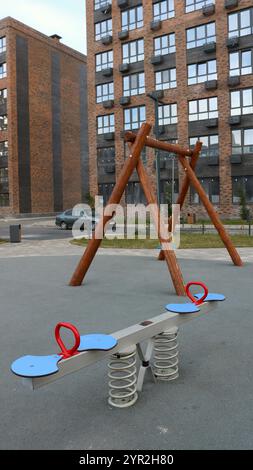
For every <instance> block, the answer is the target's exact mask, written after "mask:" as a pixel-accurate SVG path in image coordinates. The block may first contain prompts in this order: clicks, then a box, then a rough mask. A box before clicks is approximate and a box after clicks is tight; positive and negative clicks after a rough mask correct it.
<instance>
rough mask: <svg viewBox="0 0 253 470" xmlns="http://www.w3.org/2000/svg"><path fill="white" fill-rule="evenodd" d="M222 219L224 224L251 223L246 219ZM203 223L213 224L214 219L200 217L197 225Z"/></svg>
mask: <svg viewBox="0 0 253 470" xmlns="http://www.w3.org/2000/svg"><path fill="white" fill-rule="evenodd" d="M221 221H222V223H223V224H224V225H249V222H247V221H246V220H242V219H231V220H230V219H222V220H221ZM202 223H204V224H206V225H210V224H211V225H212V221H211V220H209V219H208V220H207V219H205V220H203V219H198V221H197V222H196V224H197V225H198V224H202Z"/></svg>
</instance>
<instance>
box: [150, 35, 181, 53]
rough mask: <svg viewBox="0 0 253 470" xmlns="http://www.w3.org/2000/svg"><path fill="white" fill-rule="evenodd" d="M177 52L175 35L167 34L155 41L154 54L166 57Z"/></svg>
mask: <svg viewBox="0 0 253 470" xmlns="http://www.w3.org/2000/svg"><path fill="white" fill-rule="evenodd" d="M174 52H176V39H175V33H171V34H165V35H164V36H159V37H158V38H155V39H154V54H155V55H166V54H172V53H174Z"/></svg>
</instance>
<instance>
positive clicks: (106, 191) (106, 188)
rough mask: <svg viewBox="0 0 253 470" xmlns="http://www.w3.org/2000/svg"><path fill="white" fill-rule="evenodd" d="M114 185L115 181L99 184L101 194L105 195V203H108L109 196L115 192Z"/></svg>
mask: <svg viewBox="0 0 253 470" xmlns="http://www.w3.org/2000/svg"><path fill="white" fill-rule="evenodd" d="M114 186H115V185H114V183H109V184H99V185H98V191H99V195H100V196H102V197H103V200H104V205H105V204H107V203H108V201H109V198H110V196H111V194H112V192H113V189H114Z"/></svg>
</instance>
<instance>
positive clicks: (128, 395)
mask: <svg viewBox="0 0 253 470" xmlns="http://www.w3.org/2000/svg"><path fill="white" fill-rule="evenodd" d="M108 367H109V372H108V377H109V379H110V380H109V399H108V402H109V404H110V405H111V406H114V407H116V408H127V407H129V406H132V405H134V403H135V402H136V401H137V399H138V394H137V390H136V384H137V369H136V346H134V347H132V348H130V349H127V350H124V351H121V352H119V353H117V354H115V355H113V356H111V357H110V362H109V364H108Z"/></svg>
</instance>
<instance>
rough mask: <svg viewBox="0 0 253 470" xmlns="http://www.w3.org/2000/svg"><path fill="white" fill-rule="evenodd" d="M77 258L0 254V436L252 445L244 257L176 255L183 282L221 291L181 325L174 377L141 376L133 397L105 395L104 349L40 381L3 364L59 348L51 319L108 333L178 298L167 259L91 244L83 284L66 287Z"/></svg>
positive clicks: (46, 443) (134, 445)
mask: <svg viewBox="0 0 253 470" xmlns="http://www.w3.org/2000/svg"><path fill="white" fill-rule="evenodd" d="M193 256H194V255H193ZM78 259H79V257H76V256H65V257H64V256H62V257H60V256H58V257H54V256H52V257H34V258H33V257H31V258H18V259H15V258H13V259H1V270H0V293H1V315H0V330H1V332H2V334H1V342H0V368H1V387H0V403H1V420H0V448H1V449H90V450H92V449H139V450H144V449H167V450H173V449H252V447H253V434H252V427H253V407H252V390H253V374H252V372H251V371H252V359H253V357H252V329H253V315H252V303H253V291H252V272H253V264H252V263H251V264H250V263H246V265H245V266H244V267H243V268H236V267H234V266H233V265H232V264H231V263H230V262H229V261H214V260H209V261H207V260H204V259H203V260H201V261H197V260H194V259H188V260H181V266H182V269H183V273H184V276H185V281H186V282H188V281H190V280H201V281H203V282H205V283H206V284H207V285H208V286H209V288H210V290H211V291H214V292H215V291H216V292H217V291H218V292H222V293H224V294H225V295H226V296H227V300H226V301H225V302H222V303H221V304H220V305H219V307H218V308H217V310H215V311H213V312H212V313H210V314H209V315H207V316H205V317H203V318H200V319H198V320H194V321H192V322H190V323H189V324H186V325H185V326H183V327H182V328H181V329H180V334H179V344H180V376H179V379H178V380H176V381H175V382H173V383H169V384H157V385H155V384H153V383H152V382H150V381H147V382H146V383H145V387H144V390H143V393H142V394H141V395H140V397H139V400H138V402H137V403H136V405H135V406H134V407H132V408H129V409H125V410H116V409H111V408H110V407H109V405H108V403H107V394H108V388H107V381H108V377H107V361H106V360H105V361H102V362H99V363H98V364H95V365H94V366H91V367H89V368H87V369H84V370H82V371H79V372H77V373H75V374H73V375H69V376H67V377H65V378H63V379H62V380H60V381H58V382H55V383H54V384H51V385H50V386H47V387H45V388H42V389H40V390H38V391H37V392H32V391H31V390H29V389H27V388H25V387H24V386H23V385H22V380H21V379H20V378H18V377H16V376H14V375H12V374H11V372H10V370H9V367H10V364H11V362H12V361H13V360H15V359H16V358H17V357H20V356H22V355H27V354H33V355H34V354H35V355H45V354H46V355H47V354H55V353H56V352H57V351H58V348H57V345H56V344H55V341H54V335H53V330H54V327H55V325H56V324H57V323H58V322H60V321H70V322H72V323H74V324H75V325H76V326H77V327H78V328H79V330H80V332H81V333H82V334H85V333H91V332H101V333H102V332H104V333H106V332H108V333H109V332H114V331H117V330H119V329H121V328H125V327H127V326H129V325H133V324H135V323H137V322H140V321H142V320H146V319H148V318H152V317H153V316H155V315H159V314H160V313H163V312H164V305H165V304H167V303H168V302H175V301H178V298H177V297H176V296H175V295H174V293H173V289H172V285H171V281H170V280H169V276H168V271H167V268H166V264H165V263H158V262H157V261H156V260H155V259H153V258H152V257H133V256H124V257H121V256H117V255H113V256H102V255H101V256H98V257H97V258H96V260H95V263H94V264H93V266H92V269H91V271H90V272H89V274H88V276H87V279H86V283H85V284H84V285H83V287H81V288H71V287H68V285H67V283H68V280H69V276H70V274H71V273H72V272H73V269H74V267H75V266H76V264H77V262H78ZM181 301H182V300H181Z"/></svg>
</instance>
